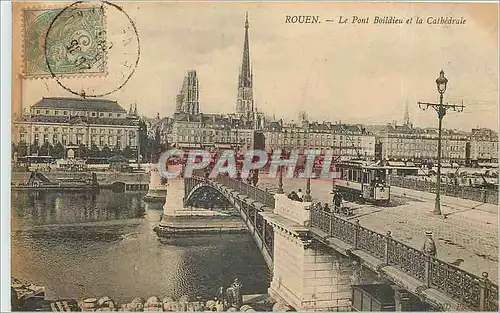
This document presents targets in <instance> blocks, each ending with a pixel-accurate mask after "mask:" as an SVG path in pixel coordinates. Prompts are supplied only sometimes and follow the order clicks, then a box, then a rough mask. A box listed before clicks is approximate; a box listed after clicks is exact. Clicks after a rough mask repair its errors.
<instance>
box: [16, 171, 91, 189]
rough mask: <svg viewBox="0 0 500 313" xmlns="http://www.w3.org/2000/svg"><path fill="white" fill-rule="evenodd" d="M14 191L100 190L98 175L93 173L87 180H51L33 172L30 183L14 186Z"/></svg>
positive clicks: (29, 179)
mask: <svg viewBox="0 0 500 313" xmlns="http://www.w3.org/2000/svg"><path fill="white" fill-rule="evenodd" d="M11 189H12V190H13V191H87V190H92V191H93V190H99V189H100V187H99V184H98V183H97V175H96V174H95V173H91V175H89V177H87V178H83V179H82V178H59V179H57V181H51V180H49V179H48V178H47V177H46V176H45V175H43V174H42V173H40V172H37V171H34V172H31V174H30V177H29V178H28V181H27V182H25V183H24V184H19V183H17V184H12V185H11Z"/></svg>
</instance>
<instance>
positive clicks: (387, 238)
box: [184, 176, 498, 311]
mask: <svg viewBox="0 0 500 313" xmlns="http://www.w3.org/2000/svg"><path fill="white" fill-rule="evenodd" d="M207 186H210V188H214V189H215V190H217V191H218V192H220V193H221V194H222V195H224V197H226V199H227V200H228V201H229V202H230V203H231V204H232V205H233V206H234V208H235V209H237V210H238V211H239V213H240V214H241V217H242V218H243V220H244V221H245V223H246V225H247V227H248V229H249V231H250V233H251V234H252V236H253V237H254V239H255V242H256V243H257V245H258V247H259V249H260V251H261V252H262V255H263V257H264V260H265V261H266V263H267V265H268V266H269V268H270V269H271V272H272V277H273V278H272V281H271V286H270V288H269V294H270V296H271V297H272V298H273V299H275V300H276V301H277V302H280V303H284V304H287V305H290V306H292V307H294V308H295V309H296V310H298V311H345V310H350V308H351V299H352V295H353V291H352V288H353V287H352V286H355V285H356V286H359V285H367V284H384V285H390V286H391V287H392V288H393V289H394V290H395V293H394V300H395V309H396V311H421V310H426V309H430V310H442V311H498V286H497V285H495V284H493V283H492V282H491V281H490V280H489V279H488V275H487V273H483V276H482V277H478V276H475V275H473V274H471V273H468V272H466V271H464V270H462V269H460V268H458V267H456V266H454V265H451V264H449V263H446V262H444V261H441V260H439V259H438V258H434V257H431V256H428V255H426V254H424V253H423V252H421V251H419V250H417V249H415V248H412V247H410V246H408V245H406V244H404V243H402V242H399V241H397V240H395V239H394V238H392V237H391V233H390V232H388V233H386V234H380V233H376V232H374V231H371V230H369V229H367V228H364V227H362V226H361V225H359V221H354V222H353V221H350V220H347V219H345V218H343V217H342V216H339V215H337V214H333V213H328V212H324V211H322V210H320V209H317V208H316V206H315V205H313V203H310V202H296V201H292V200H289V199H288V198H287V197H286V196H285V195H284V194H279V193H278V194H274V195H273V194H271V193H269V192H268V191H266V190H261V189H259V188H257V187H255V186H251V185H248V184H246V183H244V182H242V181H240V180H236V179H232V178H230V177H228V176H218V177H217V178H216V179H214V180H210V179H207V178H205V177H201V176H193V177H190V178H185V181H184V188H185V190H184V191H185V200H184V201H189V198H190V196H192V195H193V194H195V191H196V189H198V188H203V187H207ZM419 303H420V304H419Z"/></svg>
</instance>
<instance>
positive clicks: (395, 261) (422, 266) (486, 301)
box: [310, 205, 498, 311]
mask: <svg viewBox="0 0 500 313" xmlns="http://www.w3.org/2000/svg"><path fill="white" fill-rule="evenodd" d="M310 214H311V217H310V223H311V227H312V228H316V229H319V230H321V231H323V232H325V233H327V234H328V235H330V236H333V237H335V238H338V239H340V240H342V241H344V242H347V243H350V244H352V245H353V247H354V249H358V250H361V251H363V252H366V253H368V254H370V255H372V256H374V257H377V258H379V259H381V260H383V261H384V264H386V265H392V266H394V267H397V268H398V269H400V270H401V271H403V272H404V273H406V274H408V275H410V276H412V277H414V278H416V279H418V280H420V281H421V282H423V284H424V285H426V286H428V287H432V288H435V289H437V290H439V291H441V292H443V293H445V294H447V295H448V296H450V297H452V298H454V299H456V300H458V301H460V302H462V303H464V304H465V305H467V306H468V307H469V308H470V309H473V310H479V311H498V286H497V285H495V284H493V283H492V282H491V281H490V280H489V279H488V275H487V273H483V277H478V276H475V275H473V274H471V273H468V272H466V271H464V270H462V269H460V268H458V267H456V266H453V265H451V264H448V263H446V262H444V261H441V260H439V259H437V258H434V257H431V256H429V255H427V254H425V253H423V252H422V251H419V250H417V249H415V248H412V247H410V246H408V245H406V244H404V243H402V242H399V241H397V240H395V239H393V238H392V237H391V233H390V232H388V233H387V234H386V235H382V234H379V233H377V232H374V231H372V230H369V229H367V228H365V227H362V226H360V225H359V223H357V222H351V221H347V220H344V219H342V218H340V217H337V216H335V215H334V214H332V213H329V212H325V211H322V210H321V209H320V208H316V207H315V206H314V205H313V206H312V207H311V210H310Z"/></svg>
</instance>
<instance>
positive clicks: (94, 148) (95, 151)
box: [88, 143, 100, 158]
mask: <svg viewBox="0 0 500 313" xmlns="http://www.w3.org/2000/svg"><path fill="white" fill-rule="evenodd" d="M99 153H100V151H99V147H97V145H96V144H95V143H92V145H91V146H90V150H89V153H88V156H89V157H92V158H97V157H99Z"/></svg>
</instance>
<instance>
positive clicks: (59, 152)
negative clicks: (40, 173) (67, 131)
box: [52, 142, 66, 159]
mask: <svg viewBox="0 0 500 313" xmlns="http://www.w3.org/2000/svg"><path fill="white" fill-rule="evenodd" d="M65 154H66V149H65V148H64V146H63V145H62V144H61V143H60V142H57V143H56V144H55V145H54V150H53V153H52V155H53V156H54V157H56V158H61V159H62V158H65V157H66V156H65Z"/></svg>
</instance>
